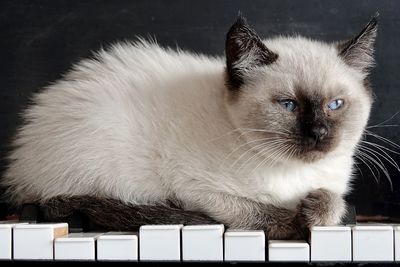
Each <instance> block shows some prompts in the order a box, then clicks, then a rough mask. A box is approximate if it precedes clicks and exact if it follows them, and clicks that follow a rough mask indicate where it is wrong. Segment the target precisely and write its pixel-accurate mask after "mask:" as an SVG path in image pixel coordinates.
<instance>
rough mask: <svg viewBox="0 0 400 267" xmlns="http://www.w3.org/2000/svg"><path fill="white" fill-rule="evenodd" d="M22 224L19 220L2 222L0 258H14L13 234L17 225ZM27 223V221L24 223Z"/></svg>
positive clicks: (0, 224) (0, 225) (0, 228)
mask: <svg viewBox="0 0 400 267" xmlns="http://www.w3.org/2000/svg"><path fill="white" fill-rule="evenodd" d="M17 224H21V223H19V222H17V221H3V222H0V259H1V260H12V258H13V257H12V236H13V228H14V226H15V225H17ZM24 224H26V223H24Z"/></svg>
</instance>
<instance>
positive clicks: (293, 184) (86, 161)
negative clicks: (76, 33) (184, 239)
mask: <svg viewBox="0 0 400 267" xmlns="http://www.w3.org/2000/svg"><path fill="white" fill-rule="evenodd" d="M235 25H236V26H235ZM235 25H234V26H233V27H246V29H248V25H245V24H244V22H243V21H242V22H241V23H236V24H235ZM230 32H240V33H242V34H240V35H232V38H236V37H238V38H239V37H240V38H242V39H243V38H246V36H243V35H245V34H246V33H251V35H252V36H253V37H254V34H255V33H254V32H253V31H252V30H240V29H238V30H235V31H232V30H231V31H230ZM368 32H374V31H372V30H369V31H368ZM370 37H371V39H373V38H374V37H375V36H370ZM257 40H258V39H257ZM260 40H261V39H260ZM366 40H367V41H368V44H369V45H372V44H373V40H370V39H366ZM262 42H263V45H260V43H259V42H258V41H257V42H248V43H249V44H252V43H253V44H256V45H258V46H259V47H262V49H264V48H263V47H264V46H265V47H267V48H268V51H270V52H271V53H273V54H274V55H275V54H276V55H278V56H277V57H274V60H271V61H268V64H267V65H265V64H253V62H251V61H254V60H256V61H257V59H256V58H255V57H257V53H253V52H254V51H255V50H254V49H248V48H246V51H248V52H251V53H252V54H251V55H247V56H243V55H244V54H243V53H246V51H236V50H237V49H236V50H235V49H233V50H232V51H236V52H235V53H239V54H240V55H241V57H235V56H233V57H232V58H233V59H237V58H240V60H239V62H240V64H239V65H237V64H236V65H235V63H234V62H233V63H232V64H233V65H232V66H233V69H235V71H237V72H238V73H240V82H238V83H237V85H240V90H235V91H237V92H232V90H229V89H228V87H229V86H228V85H227V80H226V77H227V73H226V65H225V59H223V58H222V57H221V58H219V57H218V58H215V57H209V56H205V55H199V54H194V53H189V52H184V51H181V50H171V49H168V48H162V47H160V46H159V45H157V44H156V43H149V42H146V41H143V40H140V41H137V42H132V43H119V44H115V45H114V46H113V47H111V48H110V49H108V50H101V51H99V52H98V53H97V54H96V56H95V58H93V59H86V60H83V61H81V62H80V63H78V64H77V65H75V66H74V68H73V69H72V70H71V71H70V72H68V73H67V74H66V75H65V77H64V78H63V79H61V80H59V81H57V82H55V83H54V84H52V85H50V86H48V87H46V88H44V90H42V91H41V92H40V93H38V94H36V95H35V96H34V97H33V98H32V105H31V106H30V107H29V108H28V109H26V110H25V111H24V113H23V118H24V119H25V123H24V124H23V125H22V126H21V128H20V129H19V131H18V133H17V135H16V137H15V140H14V142H13V145H14V149H13V151H12V152H11V153H10V155H9V157H8V159H9V161H10V164H9V167H8V169H7V171H6V173H5V177H4V179H3V180H2V184H3V185H4V186H6V187H7V188H8V196H9V197H10V199H11V200H12V201H13V202H14V203H16V204H22V203H25V202H37V203H42V204H43V205H48V204H46V203H48V202H50V203H52V202H51V201H52V200H51V199H54V198H57V197H59V196H63V197H67V198H68V197H71V198H72V199H73V198H74V197H80V196H96V197H98V198H100V199H101V198H103V199H105V200H104V201H105V202H104V203H102V204H101V203H100V204H99V205H105V206H107V203H108V202H107V201H108V200H107V199H114V200H118V201H121V202H123V203H128V206H127V210H126V211H121V212H122V213H124V214H126V215H127V217H128V218H132V219H133V217H129V211H130V210H134V211H135V214H136V215H138V217H135V218H137V219H138V221H137V223H140V222H146V220H145V219H144V217H140V216H141V215H140V214H142V211H141V209H142V208H141V207H147V206H151V205H161V206H162V205H164V204H166V203H168V202H169V201H171V200H177V201H179V202H180V203H181V208H182V209H183V210H185V211H188V212H189V211H195V212H201V213H203V214H205V215H207V216H209V217H211V218H212V219H213V220H215V221H218V222H221V223H224V224H226V225H228V226H231V227H236V228H246V229H248V228H250V229H251V228H268V227H269V225H270V222H271V221H275V222H276V224H275V225H293V224H295V223H296V221H295V218H297V216H298V214H299V212H300V213H301V211H299V210H298V205H299V203H300V202H301V201H302V200H303V199H305V198H307V196H308V195H309V193H310V192H311V191H315V190H320V189H323V190H327V191H329V194H331V195H334V196H335V197H334V199H336V200H337V199H338V201H336V202H334V203H338V205H331V206H329V207H330V210H329V211H326V213H328V216H326V219H322V221H323V223H324V224H335V223H338V222H340V219H341V217H342V216H343V210H344V209H343V208H341V207H342V206H344V204H343V202H342V197H343V196H344V195H345V194H346V193H347V192H348V191H349V189H350V183H351V179H352V173H353V155H354V151H355V148H356V145H357V143H358V142H359V140H360V138H361V135H362V132H363V130H364V127H365V125H366V123H367V120H368V117H369V112H370V107H371V102H372V100H371V98H370V96H369V94H368V93H367V91H366V90H365V87H364V80H365V79H366V76H367V74H366V73H365V72H364V71H360V69H358V68H353V67H352V66H350V65H348V64H347V63H346V62H345V61H344V60H343V58H342V57H340V55H339V53H340V51H338V48H337V46H336V45H335V44H328V43H323V42H319V41H313V40H309V39H306V38H302V37H277V38H273V39H267V40H263V41H262ZM229 43H231V44H235V43H237V42H235V40H233V41H232V42H228V44H229ZM361 44H362V45H366V44H364V43H361ZM368 44H367V45H368ZM355 45H358V43H357V44H355ZM237 48H238V49H241V46H240V47H237ZM364 48H365V47H364ZM364 48H363V49H364ZM228 49H229V48H228ZM260 49H261V48H260ZM257 51H259V50H257ZM368 51H369V50H368ZM268 53H269V52H268ZM349 53H350V52H349ZM262 55H264V54H262ZM348 56H349V55H348ZM359 56H360V55H359ZM361 56H362V55H361ZM366 56H368V57H370V53H368V55H366ZM228 60H229V59H228ZM257 62H258V63H260V62H261V63H262V62H264V61H261V60H259V61H257ZM360 62H361V61H360ZM363 62H366V61H363ZM368 62H369V61H368ZM247 65H248V66H247ZM249 66H250V67H249ZM238 68H240V70H239V69H238ZM228 72H229V69H228ZM232 94H236V96H238V97H236V98H235V97H232ZM282 94H284V95H291V96H293V97H295V96H296V95H298V94H301V95H302V98H303V99H306V100H305V101H310V103H311V104H312V105H311V104H310V108H309V109H310V114H311V115H312V114H314V113H315V112H314V111H313V110H311V107H313V108H314V107H316V108H318V109H319V108H322V107H323V105H325V104H323V105H322V106H321V107H320V106H318V105H320V102H321V101H322V102H323V101H327V100H329V99H330V98H333V99H334V98H335V97H343V98H345V101H346V102H345V103H346V106H345V108H343V109H342V110H340V111H338V112H336V113H334V112H331V111H329V114H328V115H329V117H328V115H326V114H323V113H321V114H322V115H321V116H327V117H326V118H325V117H324V119H325V120H327V121H328V120H329V121H330V123H331V124H332V127H331V126H330V127H331V129H336V130H335V132H333V130H332V140H334V142H333V141H332V142H331V143H332V145H331V146H329V149H326V151H324V152H318V153H317V152H315V153H314V152H304V151H306V150H304V151H303V150H293V149H294V148H295V147H297V146H300V145H299V144H294V143H293V144H291V146H290V147H289V145H288V144H289V142H292V141H293V140H294V138H291V139H286V138H284V137H285V131H289V129H292V128H293V127H294V128H293V129H296V128H295V127H297V126H296V125H300V124H302V123H306V124H305V125H308V124H307V123H313V122H312V121H301V120H302V119H301V118H302V117H301V116H303V115H302V114H300V115H299V116H298V117H295V116H294V115H293V114H289V113H287V111H286V110H284V109H283V108H282V107H281V106H279V104H278V102H276V101H275V98H276V97H277V96H281V95H282ZM307 99H311V100H307ZM299 101H300V100H299ZM322 102H321V103H322ZM304 103H308V102H304ZM300 104H301V103H300ZM313 112H314V113H313ZM338 114H341V115H338ZM311 115H310V116H311ZM304 116H305V115H304ZM307 118H308V117H307ZM296 120H299V121H297V122H296ZM302 127H303V126H302ZM303 128H304V127H303ZM262 130H263V131H264V133H266V134H268V132H269V133H270V135H260V132H261V133H262ZM257 131H258V132H257ZM294 131H295V130H294ZM333 133H334V134H333ZM298 135H299V134H297V135H295V136H298ZM262 138H265V139H262ZM268 138H271V139H273V141H272V142H268V141H266V142H265V143H263V144H262V145H260V140H270V139H268ZM274 138H275V139H274ZM327 140H328V141H329V139H327ZM324 141H325V140H324ZM263 145H264V146H263ZM289 148H290V149H289ZM293 151H295V152H296V151H297V152H296V153H294V152H293ZM322 198H323V197H322ZM85 203H87V205H88V206H90V207H92V206H93V205H95V203H99V201H97V200H96V201H93V202H85ZM129 205H132V206H129ZM114 207H115V205H114ZM116 208H117V209H119V206H118V205H117V206H116ZM87 209H90V208H87ZM279 209H280V211H278V210H279ZM161 211H162V209H161ZM175 211H176V210H175ZM96 212H98V211H96ZM104 212H105V213H106V212H107V211H106V210H104ZM162 213H163V212H162ZM165 213H167V212H165ZM189 213H190V212H189ZM189 213H185V215H184V216H183V217H185V216H189V215H188V214H189ZM190 214H191V213H190ZM279 214H286V215H285V216H281V218H282V219H280V218H279ZM321 214H324V213H321ZM132 216H133V215H132ZM274 216H277V217H274ZM321 216H322V215H321ZM110 217H111V214H110ZM163 218H165V222H168V218H167V217H163ZM287 218H290V219H287ZM314 221H316V220H314ZM115 223H116V225H119V226H121V228H123V227H122V225H124V224H125V223H128V221H126V222H125V221H124V220H122V219H121V220H118V221H117V222H115ZM129 223H130V224H132V222H131V221H129ZM133 224H135V223H133ZM271 235H272V236H273V235H276V236H283V235H287V236H289V235H290V234H289V233H288V234H285V233H283V234H282V233H272V234H271Z"/></svg>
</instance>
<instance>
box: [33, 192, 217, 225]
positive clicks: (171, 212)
mask: <svg viewBox="0 0 400 267" xmlns="http://www.w3.org/2000/svg"><path fill="white" fill-rule="evenodd" d="M40 208H41V210H42V212H43V220H45V221H48V222H49V221H51V222H56V221H57V222H67V221H68V219H69V218H70V217H71V216H72V215H73V214H76V213H79V214H81V215H84V216H85V217H86V218H87V219H89V221H90V223H91V224H94V225H95V227H94V228H96V229H102V230H106V231H137V230H138V229H139V227H140V226H141V225H146V224H185V225H196V224H215V223H217V222H216V221H215V220H214V219H212V218H210V217H208V216H207V215H204V214H202V213H200V212H195V211H186V210H183V209H181V208H179V207H177V206H174V205H173V204H157V205H134V204H130V203H124V202H122V201H119V200H116V199H111V198H101V197H93V196H72V197H70V196H58V197H54V198H51V199H49V200H47V201H45V202H44V203H41V204H40Z"/></svg>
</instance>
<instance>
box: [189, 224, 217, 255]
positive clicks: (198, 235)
mask: <svg viewBox="0 0 400 267" xmlns="http://www.w3.org/2000/svg"><path fill="white" fill-rule="evenodd" d="M223 234H224V225H222V224H215V225H189V226H184V227H183V229H182V246H183V249H182V259H183V260H184V261H223V260H224V251H223Z"/></svg>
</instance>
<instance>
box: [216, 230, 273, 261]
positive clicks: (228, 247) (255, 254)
mask: <svg viewBox="0 0 400 267" xmlns="http://www.w3.org/2000/svg"><path fill="white" fill-rule="evenodd" d="M224 244H225V246H224V248H225V261H265V233H264V231H240V230H227V231H226V232H225V234H224Z"/></svg>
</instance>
